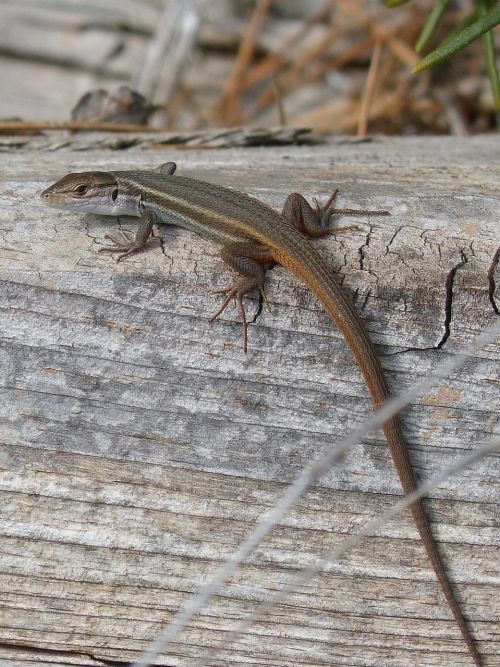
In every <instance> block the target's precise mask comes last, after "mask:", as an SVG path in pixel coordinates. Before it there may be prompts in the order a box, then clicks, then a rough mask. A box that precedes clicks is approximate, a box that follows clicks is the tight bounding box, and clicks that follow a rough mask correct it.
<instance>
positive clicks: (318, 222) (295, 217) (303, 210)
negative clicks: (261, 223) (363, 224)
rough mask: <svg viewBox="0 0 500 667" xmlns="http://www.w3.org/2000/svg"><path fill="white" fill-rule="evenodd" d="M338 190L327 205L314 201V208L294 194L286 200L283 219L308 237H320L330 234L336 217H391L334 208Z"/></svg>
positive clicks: (381, 212)
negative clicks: (332, 219) (333, 217)
mask: <svg viewBox="0 0 500 667" xmlns="http://www.w3.org/2000/svg"><path fill="white" fill-rule="evenodd" d="M337 193H338V190H334V191H333V193H332V195H331V196H330V197H329V198H328V200H327V201H326V203H325V204H323V205H320V203H319V202H318V200H317V199H314V207H313V206H311V205H310V204H309V202H308V201H307V199H305V197H303V196H302V195H301V194H299V193H298V192H293V193H292V194H291V195H288V197H287V198H286V201H285V204H284V206H283V217H285V218H286V219H287V220H289V221H290V222H291V223H292V225H293V226H294V227H295V228H296V229H298V230H299V232H302V233H303V234H305V235H306V236H313V237H320V236H325V235H326V234H328V233H329V232H330V224H331V218H332V216H334V215H368V216H374V215H389V212H388V211H366V210H362V209H352V208H334V207H333V203H334V202H335V198H336V197H337ZM353 227H356V226H355V225H350V226H349V227H341V228H340V229H339V231H346V230H347V229H352V228H353Z"/></svg>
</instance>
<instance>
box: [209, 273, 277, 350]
mask: <svg viewBox="0 0 500 667" xmlns="http://www.w3.org/2000/svg"><path fill="white" fill-rule="evenodd" d="M254 289H258V290H259V292H260V293H261V295H262V298H263V299H264V303H265V304H266V306H267V307H268V309H269V310H271V306H270V304H269V300H268V298H267V295H266V292H265V290H264V286H263V285H262V283H261V281H260V280H257V279H256V278H253V277H247V276H242V277H241V278H237V279H236V280H235V282H234V283H233V284H232V285H231V286H230V287H226V288H224V289H219V290H213V291H212V294H225V295H226V298H225V299H224V301H223V303H222V306H221V307H220V308H219V310H218V311H217V312H216V313H215V315H213V316H212V317H211V318H210V320H209V321H210V324H212V322H215V320H216V319H218V318H219V317H220V315H222V313H223V312H224V311H225V310H226V308H227V306H228V305H229V304H230V303H231V301H235V302H236V303H237V304H238V307H239V310H240V314H241V320H242V326H243V351H244V352H245V354H246V353H247V350H248V320H247V316H246V312H245V306H244V305H243V297H244V296H245V295H246V294H248V293H249V292H251V291H252V290H254Z"/></svg>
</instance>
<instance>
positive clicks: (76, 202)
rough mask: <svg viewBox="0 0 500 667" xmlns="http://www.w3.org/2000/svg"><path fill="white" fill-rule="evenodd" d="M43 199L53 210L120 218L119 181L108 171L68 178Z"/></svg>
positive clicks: (54, 185)
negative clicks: (118, 211)
mask: <svg viewBox="0 0 500 667" xmlns="http://www.w3.org/2000/svg"><path fill="white" fill-rule="evenodd" d="M40 197H41V199H42V201H43V202H45V203H46V204H50V205H51V206H56V207H57V208H64V209H67V210H74V211H81V212H82V213H101V214H104V215H116V213H117V210H118V209H119V208H120V202H119V201H118V200H119V192H118V185H117V182H116V179H115V177H114V176H113V174H110V173H109V172H105V171H83V172H81V173H73V174H66V176H63V177H62V178H61V179H59V180H58V181H56V183H54V184H53V185H51V186H50V187H48V188H47V189H46V190H44V191H43V192H42V194H41V195H40Z"/></svg>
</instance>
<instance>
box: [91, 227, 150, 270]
mask: <svg viewBox="0 0 500 667" xmlns="http://www.w3.org/2000/svg"><path fill="white" fill-rule="evenodd" d="M104 238H105V239H106V240H108V241H111V243H112V245H109V246H103V247H102V248H99V250H98V252H121V255H118V257H117V258H116V261H117V262H119V261H120V260H121V259H123V258H124V257H128V256H129V255H133V254H134V253H135V252H138V251H139V250H142V248H143V247H144V244H142V245H141V244H139V243H137V242H136V236H135V234H134V233H133V232H125V231H123V230H120V231H119V232H118V233H117V234H116V235H112V234H105V235H104Z"/></svg>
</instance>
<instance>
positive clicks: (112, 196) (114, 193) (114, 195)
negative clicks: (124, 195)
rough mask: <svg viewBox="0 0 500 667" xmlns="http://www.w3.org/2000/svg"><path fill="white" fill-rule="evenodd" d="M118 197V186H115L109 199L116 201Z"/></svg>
mask: <svg viewBox="0 0 500 667" xmlns="http://www.w3.org/2000/svg"><path fill="white" fill-rule="evenodd" d="M117 197H118V188H115V189H114V190H113V192H112V193H111V199H112V200H113V201H116V198H117Z"/></svg>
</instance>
